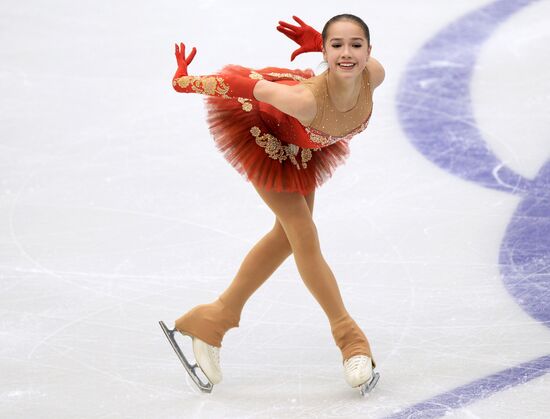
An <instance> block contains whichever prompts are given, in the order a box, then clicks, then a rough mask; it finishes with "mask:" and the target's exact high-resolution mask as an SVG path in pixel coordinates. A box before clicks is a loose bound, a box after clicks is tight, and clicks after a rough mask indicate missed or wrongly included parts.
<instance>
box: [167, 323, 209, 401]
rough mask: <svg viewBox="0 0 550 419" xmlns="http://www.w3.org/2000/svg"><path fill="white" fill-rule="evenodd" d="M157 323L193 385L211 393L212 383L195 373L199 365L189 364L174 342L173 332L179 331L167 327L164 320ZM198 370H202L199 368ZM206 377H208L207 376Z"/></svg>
mask: <svg viewBox="0 0 550 419" xmlns="http://www.w3.org/2000/svg"><path fill="white" fill-rule="evenodd" d="M159 324H160V328H161V329H162V331H163V332H164V334H165V335H166V338H167V339H168V341H169V342H170V345H172V349H174V352H175V353H176V355H177V356H178V358H179V360H180V361H181V363H182V364H183V366H184V368H185V370H186V371H187V373H188V374H189V376H190V377H191V379H192V380H193V382H194V383H195V385H196V386H197V387H198V388H199V390H200V391H202V392H203V393H211V392H212V388H213V387H214V385H213V384H212V383H211V382H210V381H208V383H205V382H204V381H202V380H201V379H200V378H199V376H198V375H197V373H196V369H197V368H199V370H200V367H199V365H198V364H197V363H195V364H193V365H191V364H190V363H189V361H187V358H186V357H185V355H184V354H183V352H182V350H181V348H180V347H179V345H178V343H177V342H176V339H175V338H174V333H179V331H178V330H177V329H175V328H174V329H173V330H170V329H168V327H166V324H164V322H163V321H162V320H161V321H159ZM200 371H201V372H202V370H200ZM207 379H208V377H207Z"/></svg>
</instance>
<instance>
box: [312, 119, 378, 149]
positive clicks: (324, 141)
mask: <svg viewBox="0 0 550 419" xmlns="http://www.w3.org/2000/svg"><path fill="white" fill-rule="evenodd" d="M369 119H370V115H369V117H368V118H367V119H366V121H365V122H363V123H362V124H361V125H359V126H358V127H357V128H355V129H354V130H352V131H350V132H349V133H347V134H346V135H343V136H340V137H338V136H334V135H330V134H327V133H324V132H322V131H319V130H316V129H315V128H312V127H305V130H306V132H307V134H308V135H309V139H310V140H311V141H313V142H314V143H315V144H319V145H320V146H321V147H326V146H329V145H331V144H334V143H336V142H338V141H342V140H350V139H351V138H352V137H353V136H355V135H357V134H359V133H360V132H361V131H364V130H365V129H366V128H367V126H368V125H369Z"/></svg>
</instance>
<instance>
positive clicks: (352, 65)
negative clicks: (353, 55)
mask: <svg viewBox="0 0 550 419" xmlns="http://www.w3.org/2000/svg"><path fill="white" fill-rule="evenodd" d="M338 67H340V68H344V69H346V70H349V69H350V68H353V67H355V64H354V63H338Z"/></svg>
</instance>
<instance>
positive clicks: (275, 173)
mask: <svg viewBox="0 0 550 419" xmlns="http://www.w3.org/2000/svg"><path fill="white" fill-rule="evenodd" d="M251 71H253V72H256V73H259V74H261V75H262V76H263V78H264V79H265V80H269V81H275V82H280V83H286V84H295V83H298V82H299V80H302V79H306V78H309V77H313V76H314V73H313V72H312V71H311V70H305V71H303V70H290V69H286V68H277V67H268V68H264V69H261V70H252V69H250V68H246V67H241V66H237V65H229V66H226V67H224V68H223V69H222V71H221V72H220V74H224V73H227V72H233V73H238V74H240V75H243V76H245V77H248V76H249V74H250V72H251ZM205 101H206V108H207V122H208V126H209V129H210V132H211V134H212V136H213V137H214V141H215V144H216V147H217V148H218V150H219V151H221V152H222V153H223V156H224V157H225V159H226V160H227V161H228V162H229V163H230V164H231V165H232V166H233V167H234V168H235V169H236V170H237V171H238V172H239V173H240V174H241V175H242V176H243V177H244V178H245V179H246V180H248V181H250V182H252V183H253V184H254V185H255V186H256V187H258V188H261V189H265V190H272V191H277V192H298V193H300V194H302V195H308V194H309V193H311V192H312V191H313V190H315V188H316V187H318V186H321V185H322V184H323V183H324V182H325V181H326V180H328V179H329V178H330V177H331V176H332V174H333V172H334V170H335V169H336V167H338V166H339V165H341V164H342V163H344V162H345V161H346V159H347V157H348V155H349V144H348V143H349V140H341V141H337V142H336V143H334V144H331V145H328V146H324V147H319V148H307V147H305V148H304V147H302V146H301V144H302V145H303V144H304V141H303V138H304V137H303V136H304V135H307V134H306V133H305V130H304V129H303V128H302V126H301V124H300V123H299V121H297V120H296V119H295V118H292V117H291V116H289V115H286V114H284V113H282V112H280V111H279V110H278V109H276V108H274V107H272V106H270V105H268V104H266V103H262V102H258V101H256V100H254V99H242V98H239V99H237V98H232V99H224V98H221V97H218V96H207V97H206V98H205ZM300 140H302V141H300Z"/></svg>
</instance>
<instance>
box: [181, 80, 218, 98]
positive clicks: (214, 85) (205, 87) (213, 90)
mask: <svg viewBox="0 0 550 419" xmlns="http://www.w3.org/2000/svg"><path fill="white" fill-rule="evenodd" d="M173 83H174V86H175V85H176V84H177V85H178V86H179V87H181V88H182V89H186V88H188V87H189V86H191V90H193V92H195V93H201V94H204V95H211V96H214V95H218V96H222V97H224V98H226V99H228V98H229V96H227V92H229V85H227V84H226V82H225V80H224V79H223V78H222V77H220V76H183V77H179V78H177V79H175V80H174V82H173Z"/></svg>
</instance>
